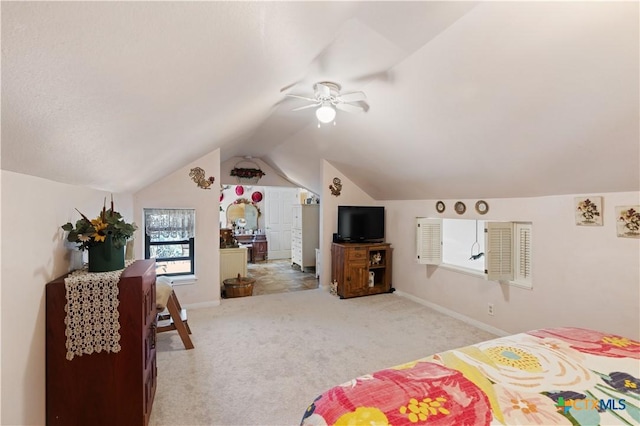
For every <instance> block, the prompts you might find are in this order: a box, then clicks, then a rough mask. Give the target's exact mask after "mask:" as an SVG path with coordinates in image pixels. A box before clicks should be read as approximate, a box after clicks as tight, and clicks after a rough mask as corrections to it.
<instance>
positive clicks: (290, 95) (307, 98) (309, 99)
mask: <svg viewBox="0 0 640 426" xmlns="http://www.w3.org/2000/svg"><path fill="white" fill-rule="evenodd" d="M285 96H288V97H290V98H296V99H304V100H305V101H311V102H317V101H318V100H317V99H316V98H309V97H307V96H300V95H292V94H289V93H287V94H286V95H285Z"/></svg>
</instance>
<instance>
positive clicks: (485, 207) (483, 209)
mask: <svg viewBox="0 0 640 426" xmlns="http://www.w3.org/2000/svg"><path fill="white" fill-rule="evenodd" d="M476 211H477V212H478V213H479V214H487V212H488V211H489V204H487V202H486V201H484V200H480V201H478V202H477V203H476Z"/></svg>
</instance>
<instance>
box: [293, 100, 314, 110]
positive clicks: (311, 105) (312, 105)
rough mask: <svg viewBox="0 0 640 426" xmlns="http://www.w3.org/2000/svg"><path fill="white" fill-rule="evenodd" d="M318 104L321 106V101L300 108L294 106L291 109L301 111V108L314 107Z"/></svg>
mask: <svg viewBox="0 0 640 426" xmlns="http://www.w3.org/2000/svg"><path fill="white" fill-rule="evenodd" d="M317 106H320V102H318V103H315V104H310V105H305V106H301V107H298V108H294V109H292V110H291V111H300V110H301V109H307V108H313V107H317Z"/></svg>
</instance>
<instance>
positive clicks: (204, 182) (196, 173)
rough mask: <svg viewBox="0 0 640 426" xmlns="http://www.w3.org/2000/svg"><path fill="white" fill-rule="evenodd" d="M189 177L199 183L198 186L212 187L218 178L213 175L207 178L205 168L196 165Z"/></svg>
mask: <svg viewBox="0 0 640 426" xmlns="http://www.w3.org/2000/svg"><path fill="white" fill-rule="evenodd" d="M189 177H190V178H191V179H192V180H193V181H194V182H195V183H196V185H198V188H202V189H211V188H210V187H211V185H212V184H213V182H214V181H215V180H216V179H215V178H214V177H213V176H209V177H208V178H205V173H204V169H202V168H201V167H194V168H193V169H191V171H190V172H189Z"/></svg>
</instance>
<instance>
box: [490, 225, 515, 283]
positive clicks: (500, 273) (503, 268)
mask: <svg viewBox="0 0 640 426" xmlns="http://www.w3.org/2000/svg"><path fill="white" fill-rule="evenodd" d="M485 233H486V235H485V239H484V240H485V256H486V258H485V268H486V269H485V273H486V274H487V278H488V279H490V280H492V281H511V280H513V278H514V274H513V224H512V223H511V222H487V223H486V227H485Z"/></svg>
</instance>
